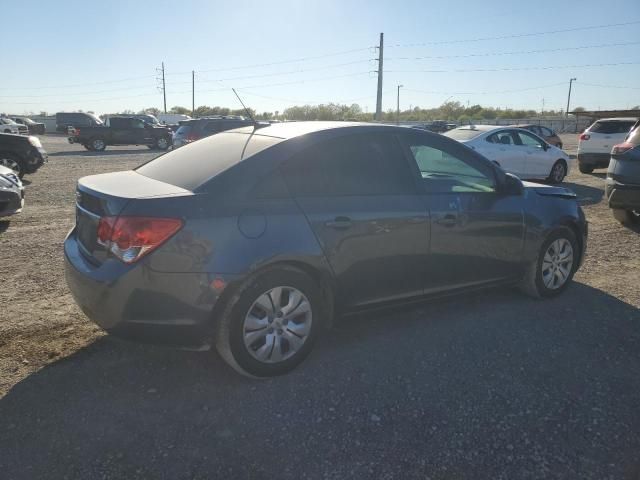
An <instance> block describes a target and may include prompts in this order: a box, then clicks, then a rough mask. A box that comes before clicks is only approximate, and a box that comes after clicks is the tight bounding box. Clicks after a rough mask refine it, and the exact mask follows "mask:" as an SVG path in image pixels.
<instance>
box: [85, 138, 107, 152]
mask: <svg viewBox="0 0 640 480" xmlns="http://www.w3.org/2000/svg"><path fill="white" fill-rule="evenodd" d="M89 145H90V146H91V150H93V151H95V152H102V151H104V149H105V148H107V142H105V141H104V139H103V138H94V139H93V140H91V143H90V144H89Z"/></svg>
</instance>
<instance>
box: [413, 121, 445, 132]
mask: <svg viewBox="0 0 640 480" xmlns="http://www.w3.org/2000/svg"><path fill="white" fill-rule="evenodd" d="M449 125H450V124H448V123H447V122H445V121H444V120H434V121H432V122H426V123H420V124H418V125H414V128H417V129H419V130H426V131H428V132H434V133H444V132H446V131H448V130H451V128H455V126H454V127H449ZM453 125H455V124H453Z"/></svg>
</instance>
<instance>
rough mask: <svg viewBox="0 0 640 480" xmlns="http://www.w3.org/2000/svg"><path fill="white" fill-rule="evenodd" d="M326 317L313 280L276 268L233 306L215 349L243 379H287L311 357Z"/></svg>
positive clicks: (218, 330) (234, 300)
mask: <svg viewBox="0 0 640 480" xmlns="http://www.w3.org/2000/svg"><path fill="white" fill-rule="evenodd" d="M324 312H325V305H324V303H323V297H322V294H321V292H320V289H319V288H318V286H317V285H316V283H315V282H314V281H313V280H312V279H311V278H310V277H309V276H308V275H306V274H305V273H304V272H302V271H300V270H298V269H295V268H292V267H288V266H282V267H274V268H271V269H268V270H265V271H264V272H261V273H259V274H257V275H255V276H254V277H252V278H250V279H249V280H248V281H247V282H245V284H244V285H242V286H241V287H239V289H238V292H237V293H236V294H235V295H234V296H233V297H232V298H231V299H230V300H229V302H228V304H227V306H226V308H225V309H224V312H223V314H222V317H221V318H220V320H219V323H218V325H217V328H216V337H215V342H216V348H217V350H218V353H220V356H221V357H222V358H223V359H224V360H225V361H226V362H227V363H228V364H229V365H231V366H232V367H233V368H234V369H235V370H236V371H238V372H239V373H241V374H243V375H248V376H251V377H271V376H275V375H282V374H285V373H287V372H290V371H291V370H293V369H294V368H295V367H296V366H298V365H299V364H300V363H301V362H302V361H303V360H304V359H305V358H306V357H307V356H308V355H309V353H310V352H311V349H312V347H313V344H314V342H315V340H316V337H317V336H318V334H319V332H320V328H321V324H322V321H323V317H324V315H325V313H324Z"/></svg>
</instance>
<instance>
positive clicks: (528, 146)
mask: <svg viewBox="0 0 640 480" xmlns="http://www.w3.org/2000/svg"><path fill="white" fill-rule="evenodd" d="M518 136H519V137H520V141H521V142H522V146H521V148H522V149H523V150H524V151H525V152H526V157H525V158H526V164H525V168H526V174H525V175H524V178H546V177H548V176H549V174H550V173H551V168H552V167H553V164H554V163H555V161H556V160H557V158H553V156H552V155H551V152H550V151H549V150H548V149H547V147H546V142H545V141H544V140H542V139H541V138H538V137H536V136H535V135H532V134H531V133H529V132H525V131H524V130H523V131H520V132H518Z"/></svg>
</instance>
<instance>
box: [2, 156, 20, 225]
mask: <svg viewBox="0 0 640 480" xmlns="http://www.w3.org/2000/svg"><path fill="white" fill-rule="evenodd" d="M23 207H24V187H23V186H22V182H21V181H20V178H19V177H18V175H16V173H15V172H14V171H13V170H11V169H10V168H7V167H3V166H2V165H0V219H4V218H5V217H8V216H9V215H15V214H16V213H20V212H21V211H22V208H23Z"/></svg>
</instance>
